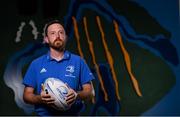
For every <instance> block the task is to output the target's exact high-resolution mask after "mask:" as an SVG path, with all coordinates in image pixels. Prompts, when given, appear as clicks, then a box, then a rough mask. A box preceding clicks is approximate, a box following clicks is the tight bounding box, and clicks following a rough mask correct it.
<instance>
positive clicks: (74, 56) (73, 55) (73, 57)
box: [69, 52, 83, 60]
mask: <svg viewBox="0 0 180 117" xmlns="http://www.w3.org/2000/svg"><path fill="white" fill-rule="evenodd" d="M69 53H70V52H69ZM70 55H71V58H72V59H75V60H83V58H82V57H81V56H79V55H78V54H75V53H70Z"/></svg>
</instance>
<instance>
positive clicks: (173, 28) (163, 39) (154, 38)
mask: <svg viewBox="0 0 180 117" xmlns="http://www.w3.org/2000/svg"><path fill="white" fill-rule="evenodd" d="M6 2H7V3H8V1H6ZM9 2H12V4H11V5H8V10H7V13H5V17H6V19H3V20H4V21H3V22H5V23H4V24H3V25H2V29H1V30H2V32H3V31H4V29H6V30H5V31H4V33H2V35H1V38H2V42H3V43H4V44H3V45H2V50H1V51H2V53H3V56H1V60H2V61H1V65H2V66H3V67H2V68H1V69H2V70H1V77H2V80H1V85H2V86H3V88H2V89H1V92H3V94H1V95H2V96H1V109H0V115H34V114H35V113H34V109H33V105H29V104H26V103H25V102H24V101H23V99H22V94H23V88H24V86H23V85H22V79H23V76H24V73H25V71H26V70H27V67H28V65H29V64H30V63H31V61H32V60H34V59H35V58H37V57H39V56H41V55H42V54H44V53H46V52H47V51H48V48H47V46H46V45H45V44H44V43H43V36H44V33H43V31H44V25H45V23H46V22H47V21H49V20H51V19H59V20H61V21H63V22H64V25H65V29H66V31H67V35H68V44H67V50H69V51H71V52H73V53H76V54H78V55H80V56H81V57H82V58H84V59H85V60H86V63H87V64H88V65H89V66H90V68H91V70H92V73H93V74H94V76H95V78H96V79H95V80H94V81H93V84H94V87H95V94H96V95H95V97H94V98H93V100H92V101H91V102H86V105H85V108H84V109H83V110H82V111H81V115H92V116H94V115H180V110H179V108H180V106H179V105H180V101H179V97H180V93H179V89H180V84H179V78H180V75H179V72H178V71H179V69H180V67H179V54H180V48H179V47H178V44H179V34H180V27H179V26H180V25H179V19H178V18H179V1H178V0H174V1H172V0H165V1H163V0H158V1H155V0H153V1H151V2H150V1H149V2H148V1H140V0H134V1H132V0H117V1H115V0H61V1H60V0H30V1H27V2H24V1H23V0H16V1H10V0H9ZM162 4H163V5H162ZM161 7H162V8H161ZM6 9H7V8H4V10H6ZM10 107H12V108H11V109H9V108H10ZM7 109H8V110H7Z"/></svg>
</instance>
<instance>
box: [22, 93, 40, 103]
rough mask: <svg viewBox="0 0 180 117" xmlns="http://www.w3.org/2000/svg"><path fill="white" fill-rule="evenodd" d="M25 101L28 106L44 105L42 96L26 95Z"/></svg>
mask: <svg viewBox="0 0 180 117" xmlns="http://www.w3.org/2000/svg"><path fill="white" fill-rule="evenodd" d="M23 99H24V101H25V102H26V103H28V104H42V100H41V96H40V95H35V94H26V95H24V96H23Z"/></svg>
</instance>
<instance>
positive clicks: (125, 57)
mask: <svg viewBox="0 0 180 117" xmlns="http://www.w3.org/2000/svg"><path fill="white" fill-rule="evenodd" d="M113 23H114V28H115V33H116V36H117V38H118V42H119V44H120V47H121V49H122V52H123V55H124V59H125V63H126V67H127V70H128V73H129V75H130V78H131V81H132V83H133V86H134V88H135V91H136V93H137V95H138V96H140V97H141V96H142V93H141V91H140V88H139V84H138V81H137V80H136V78H135V77H134V75H133V73H132V71H131V61H130V57H129V54H128V52H127V50H126V49H125V47H124V45H123V41H122V37H121V34H120V32H119V29H118V27H119V26H118V24H117V22H116V21H113Z"/></svg>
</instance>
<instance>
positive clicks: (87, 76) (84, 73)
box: [80, 59, 94, 85]
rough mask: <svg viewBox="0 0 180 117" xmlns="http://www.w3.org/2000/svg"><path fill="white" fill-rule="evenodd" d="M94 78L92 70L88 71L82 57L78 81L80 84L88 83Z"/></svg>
mask: <svg viewBox="0 0 180 117" xmlns="http://www.w3.org/2000/svg"><path fill="white" fill-rule="evenodd" d="M93 79H94V76H93V74H92V72H91V71H90V69H89V67H88V65H87V64H86V63H85V61H84V60H83V59H81V72H80V83H81V85H83V84H86V83H89V82H90V81H92V80H93Z"/></svg>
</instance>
